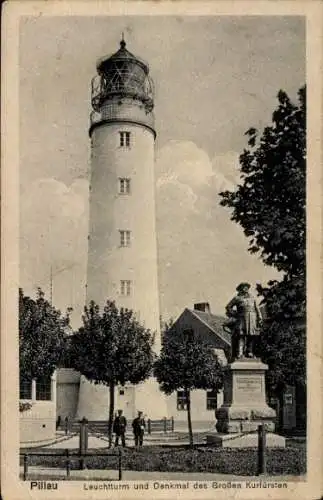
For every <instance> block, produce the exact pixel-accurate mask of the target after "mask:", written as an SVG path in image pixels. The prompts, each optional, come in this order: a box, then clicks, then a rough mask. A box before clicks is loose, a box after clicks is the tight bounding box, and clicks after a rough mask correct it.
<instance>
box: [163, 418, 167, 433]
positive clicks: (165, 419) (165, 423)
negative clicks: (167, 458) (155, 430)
mask: <svg viewBox="0 0 323 500" xmlns="http://www.w3.org/2000/svg"><path fill="white" fill-rule="evenodd" d="M163 423H164V433H165V434H166V432H167V418H166V417H164V418H163Z"/></svg>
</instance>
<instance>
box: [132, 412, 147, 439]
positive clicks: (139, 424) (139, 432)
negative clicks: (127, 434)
mask: <svg viewBox="0 0 323 500" xmlns="http://www.w3.org/2000/svg"><path fill="white" fill-rule="evenodd" d="M145 428H146V422H145V419H144V417H143V415H142V411H138V417H136V418H135V419H134V420H133V422H132V429H133V434H134V438H135V446H136V447H138V446H139V447H141V446H142V444H143V440H144V433H145Z"/></svg>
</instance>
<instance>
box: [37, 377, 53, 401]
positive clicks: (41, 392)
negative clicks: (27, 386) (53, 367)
mask: <svg viewBox="0 0 323 500" xmlns="http://www.w3.org/2000/svg"><path fill="white" fill-rule="evenodd" d="M36 399H37V401H50V400H51V399H52V391H51V379H50V378H46V379H40V380H37V381H36Z"/></svg>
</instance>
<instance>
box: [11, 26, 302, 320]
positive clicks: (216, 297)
mask: <svg viewBox="0 0 323 500" xmlns="http://www.w3.org/2000/svg"><path fill="white" fill-rule="evenodd" d="M122 32H124V36H125V40H126V42H127V48H128V50H129V51H130V52H132V53H134V54H135V55H138V56H139V57H140V58H142V59H144V60H145V61H147V62H148V63H149V67H150V74H151V76H152V78H153V80H154V83H155V110H154V111H155V116H156V131H157V139H156V163H155V177H156V205H157V208H156V217H157V242H158V264H159V265H158V269H159V293H160V309H161V314H162V316H163V318H164V319H169V318H171V317H173V318H176V317H177V316H178V315H179V314H180V313H181V311H182V310H183V309H184V308H185V307H192V306H193V304H194V303H195V302H201V301H207V302H209V303H210V305H211V310H212V312H214V313H216V314H223V313H224V307H225V305H226V303H227V302H228V301H229V300H230V298H231V297H232V295H233V294H234V292H235V287H236V285H237V284H238V283H239V282H241V281H246V280H247V281H249V282H250V283H251V284H252V286H254V285H255V284H256V283H262V284H265V283H266V282H267V281H268V280H269V279H272V278H275V277H277V274H276V273H275V271H274V270H273V269H272V268H268V267H265V266H264V265H263V264H262V262H261V260H260V259H259V258H258V257H257V256H254V255H250V254H249V253H248V251H247V249H248V240H247V239H246V237H245V236H244V235H243V232H242V230H241V228H240V227H239V226H237V225H236V224H235V223H233V222H232V221H230V211H229V210H228V209H227V208H223V207H221V206H220V205H219V202H220V197H219V194H218V193H219V192H220V191H221V190H224V189H230V190H232V189H234V188H235V186H236V185H237V183H238V182H239V160H238V158H239V154H241V153H242V151H243V149H244V147H246V145H247V141H246V136H245V132H246V130H248V129H249V128H250V127H255V128H258V129H259V130H262V129H263V127H264V126H266V125H268V124H270V122H271V115H272V112H273V110H274V109H275V107H276V105H277V93H278V91H279V89H284V90H285V91H287V93H288V94H289V95H290V97H291V98H292V99H293V100H296V99H297V90H298V89H299V88H300V87H301V86H302V85H303V84H304V83H305V23H304V20H303V19H302V18H300V17H291V16H288V17H287V16H285V17H279V16H274V17H268V16H266V17H264V16H263V17H261V16H243V17H241V16H240V17H233V16H218V17H207V16H203V17H193V16H185V17H175V16H167V17H162V16H149V17H147V16H146V17H139V16H123V17H113V18H112V17H104V16H95V17H76V16H68V17H63V16H62V17H41V16H40V17H33V18H32V17H24V18H21V22H20V62H19V66H20V92H19V99H20V146H19V148H20V285H21V286H22V287H23V288H24V290H25V293H27V294H30V295H34V294H35V290H36V287H37V286H41V287H42V288H43V290H44V291H45V293H46V294H47V295H48V294H49V289H50V287H49V283H50V269H51V267H52V272H53V303H54V305H56V306H57V307H59V308H60V309H62V310H64V309H65V308H66V307H67V306H72V307H73V309H74V312H73V324H74V326H77V325H78V324H79V323H80V315H81V312H82V309H83V306H84V300H85V284H86V258H87V236H88V208H89V207H88V184H89V173H90V162H89V157H90V140H89V135H88V127H89V114H90V111H91V106H90V82H91V79H92V77H94V76H95V73H96V71H95V64H96V61H97V59H98V58H100V57H101V56H103V55H106V54H112V53H114V52H116V51H117V50H118V48H119V42H120V38H121V33H122Z"/></svg>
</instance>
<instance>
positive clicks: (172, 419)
mask: <svg viewBox="0 0 323 500" xmlns="http://www.w3.org/2000/svg"><path fill="white" fill-rule="evenodd" d="M171 424H172V432H174V417H171Z"/></svg>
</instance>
